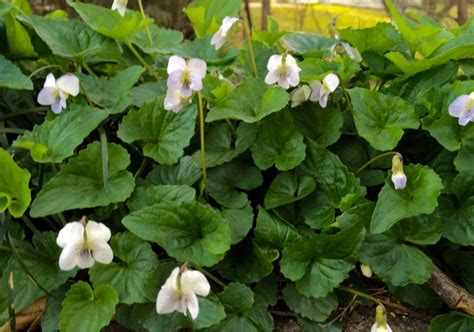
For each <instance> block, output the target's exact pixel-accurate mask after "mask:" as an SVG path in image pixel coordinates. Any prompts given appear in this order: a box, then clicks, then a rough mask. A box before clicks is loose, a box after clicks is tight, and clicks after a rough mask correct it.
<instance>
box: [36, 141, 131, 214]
mask: <svg viewBox="0 0 474 332" xmlns="http://www.w3.org/2000/svg"><path fill="white" fill-rule="evenodd" d="M108 151H109V158H108V161H109V179H108V182H107V186H105V187H104V182H103V177H102V160H101V147H100V143H99V142H94V143H91V144H89V145H88V146H87V148H86V149H85V150H82V151H80V152H79V155H78V156H77V157H74V158H71V159H70V160H69V162H68V164H67V165H65V166H64V167H63V168H62V170H61V171H60V172H59V173H58V174H57V175H55V176H54V177H53V178H52V179H51V180H50V181H49V182H48V183H46V185H45V186H44V187H43V189H42V190H41V191H40V192H39V194H38V195H37V196H36V199H35V200H34V201H33V204H32V206H31V212H30V214H31V216H32V217H34V218H37V217H43V216H47V215H50V214H54V213H58V212H62V211H67V210H72V209H85V208H90V207H97V206H107V205H109V204H111V203H118V202H123V201H125V200H126V199H127V198H128V197H129V196H130V195H131V193H132V192H133V189H134V187H135V181H134V179H133V176H132V174H131V173H130V172H127V171H126V168H127V167H128V165H129V164H130V156H129V155H128V153H127V151H126V150H125V149H124V148H122V147H121V146H119V145H116V144H109V145H108Z"/></svg>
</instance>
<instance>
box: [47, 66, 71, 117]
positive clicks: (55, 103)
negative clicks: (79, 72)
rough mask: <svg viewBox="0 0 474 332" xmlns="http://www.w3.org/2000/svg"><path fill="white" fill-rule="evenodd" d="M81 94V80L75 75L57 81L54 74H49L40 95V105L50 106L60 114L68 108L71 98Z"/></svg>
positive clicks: (64, 76) (68, 75) (62, 77)
mask: <svg viewBox="0 0 474 332" xmlns="http://www.w3.org/2000/svg"><path fill="white" fill-rule="evenodd" d="M78 94H79V79H78V78H77V77H76V76H75V75H74V74H71V73H69V74H65V75H63V76H61V77H60V78H58V80H56V79H55V78H54V75H53V74H51V73H50V74H48V76H46V80H45V82H44V86H43V89H41V91H40V93H39V94H38V104H40V105H43V106H50V105H51V110H52V111H53V112H54V113H56V114H59V113H61V112H62V110H63V109H65V108H66V106H67V104H66V100H67V99H68V98H69V96H70V95H71V96H74V97H75V96H77V95H78Z"/></svg>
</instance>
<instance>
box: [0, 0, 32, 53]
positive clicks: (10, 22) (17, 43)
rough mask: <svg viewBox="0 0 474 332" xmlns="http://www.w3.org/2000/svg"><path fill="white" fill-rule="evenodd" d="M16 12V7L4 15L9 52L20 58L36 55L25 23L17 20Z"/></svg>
mask: <svg viewBox="0 0 474 332" xmlns="http://www.w3.org/2000/svg"><path fill="white" fill-rule="evenodd" d="M14 12H16V9H14V10H13V11H12V12H10V13H8V14H6V15H4V16H3V24H4V25H5V28H6V37H7V42H8V50H9V53H10V55H11V56H14V57H18V58H28V57H34V56H36V52H35V49H34V47H33V44H32V43H31V38H30V35H29V34H28V31H27V30H26V29H25V28H24V27H23V25H21V23H20V22H18V21H17V20H16V15H15V14H14ZM3 42H5V41H3Z"/></svg>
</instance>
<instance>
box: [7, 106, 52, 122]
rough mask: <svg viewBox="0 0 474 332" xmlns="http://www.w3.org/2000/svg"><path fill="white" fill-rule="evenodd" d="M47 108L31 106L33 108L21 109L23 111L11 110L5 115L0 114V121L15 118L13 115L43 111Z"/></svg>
mask: <svg viewBox="0 0 474 332" xmlns="http://www.w3.org/2000/svg"><path fill="white" fill-rule="evenodd" d="M47 110H48V109H47V108H46V107H33V108H30V109H27V110H23V111H18V112H11V113H7V114H5V115H2V116H0V121H5V120H9V119H11V118H15V117H17V116H20V115H25V114H31V113H40V112H45V111H47Z"/></svg>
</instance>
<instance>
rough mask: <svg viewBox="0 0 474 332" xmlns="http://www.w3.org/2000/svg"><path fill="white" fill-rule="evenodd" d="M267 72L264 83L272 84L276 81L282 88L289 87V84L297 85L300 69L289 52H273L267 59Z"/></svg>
mask: <svg viewBox="0 0 474 332" xmlns="http://www.w3.org/2000/svg"><path fill="white" fill-rule="evenodd" d="M267 69H268V74H267V76H266V77H265V83H267V84H268V85H272V84H275V83H278V85H279V86H280V87H281V88H282V89H285V90H287V89H289V88H290V86H293V87H294V86H297V85H298V84H299V83H300V71H301V68H300V67H298V64H297V63H296V60H295V58H293V57H292V56H291V55H290V54H286V55H277V54H274V55H272V56H271V57H270V59H268V63H267Z"/></svg>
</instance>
